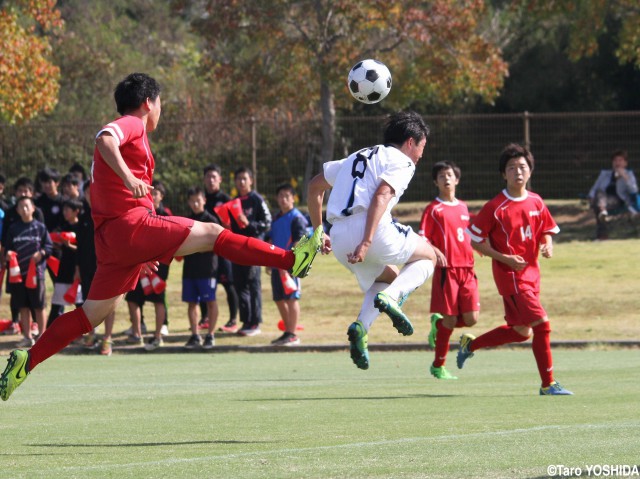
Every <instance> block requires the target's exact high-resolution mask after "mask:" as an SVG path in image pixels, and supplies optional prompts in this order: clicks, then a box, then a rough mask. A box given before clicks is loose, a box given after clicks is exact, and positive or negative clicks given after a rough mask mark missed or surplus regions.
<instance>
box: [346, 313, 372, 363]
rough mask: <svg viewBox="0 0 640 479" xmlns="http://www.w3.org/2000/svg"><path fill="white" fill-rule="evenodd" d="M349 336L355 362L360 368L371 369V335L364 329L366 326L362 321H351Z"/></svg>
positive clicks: (352, 357)
mask: <svg viewBox="0 0 640 479" xmlns="http://www.w3.org/2000/svg"><path fill="white" fill-rule="evenodd" d="M347 337H348V338H349V343H351V344H350V352H351V359H352V360H353V363H354V364H355V365H356V366H358V367H359V368H360V369H369V350H368V349H367V346H368V345H369V335H368V334H367V332H366V331H365V330H364V326H363V325H362V323H361V322H360V321H355V322H353V323H351V326H349V329H348V330H347Z"/></svg>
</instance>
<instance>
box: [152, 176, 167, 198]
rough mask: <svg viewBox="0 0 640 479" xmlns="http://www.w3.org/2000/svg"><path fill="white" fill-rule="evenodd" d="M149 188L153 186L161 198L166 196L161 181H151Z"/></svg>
mask: <svg viewBox="0 0 640 479" xmlns="http://www.w3.org/2000/svg"><path fill="white" fill-rule="evenodd" d="M151 186H153V189H154V190H158V191H159V192H160V194H161V195H162V196H163V197H164V196H167V188H166V187H165V186H164V183H163V182H162V181H160V180H153V182H152V183H151Z"/></svg>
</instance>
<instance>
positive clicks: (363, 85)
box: [347, 59, 391, 104]
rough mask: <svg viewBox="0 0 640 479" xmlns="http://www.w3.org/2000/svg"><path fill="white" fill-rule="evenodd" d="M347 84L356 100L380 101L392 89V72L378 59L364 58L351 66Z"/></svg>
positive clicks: (366, 101) (364, 101) (365, 101)
mask: <svg viewBox="0 0 640 479" xmlns="http://www.w3.org/2000/svg"><path fill="white" fill-rule="evenodd" d="M347 85H348V86H349V91H350V92H351V95H353V98H355V99H356V100H358V101H361V102H362V103H369V104H371V103H378V102H379V101H380V100H382V99H383V98H384V97H386V96H387V95H388V94H389V92H390V91H391V72H390V71H389V69H388V68H387V66H386V65H385V64H384V63H382V62H379V61H378V60H372V59H368V60H362V61H361V62H358V63H356V64H355V65H353V68H351V71H350V72H349V78H348V80H347Z"/></svg>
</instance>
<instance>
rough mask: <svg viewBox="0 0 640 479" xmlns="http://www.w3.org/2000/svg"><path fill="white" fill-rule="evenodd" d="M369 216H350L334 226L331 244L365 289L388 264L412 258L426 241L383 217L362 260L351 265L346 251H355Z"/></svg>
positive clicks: (411, 230)
mask: <svg viewBox="0 0 640 479" xmlns="http://www.w3.org/2000/svg"><path fill="white" fill-rule="evenodd" d="M366 221H367V215H366V213H364V214H359V215H354V216H350V217H349V218H345V219H343V220H340V221H336V223H335V224H334V225H333V226H332V228H331V232H330V236H331V246H332V248H333V254H334V255H335V256H336V258H337V259H338V261H340V263H342V264H343V265H344V266H345V267H346V268H347V269H349V270H350V271H351V272H352V273H353V274H355V276H356V278H357V280H358V284H359V285H360V288H361V289H362V291H367V290H368V289H369V288H370V287H371V285H372V284H373V283H374V282H375V280H376V278H377V277H378V276H380V274H382V272H383V271H384V268H385V266H387V265H401V264H405V263H406V262H407V261H409V258H411V256H412V255H413V253H414V252H415V250H416V247H417V245H418V241H424V239H423V238H421V237H420V236H418V235H417V234H416V233H415V232H414V231H413V229H411V227H410V226H405V225H402V224H400V223H395V222H392V221H390V220H388V219H385V218H383V219H382V221H381V222H380V224H379V225H378V228H377V229H376V232H375V234H374V235H373V241H372V242H371V246H370V247H369V251H368V252H367V256H366V257H365V259H364V261H363V262H362V263H356V264H351V263H349V261H348V260H347V254H348V253H353V251H354V250H355V249H356V246H358V245H359V244H360V242H361V241H362V236H363V234H364V227H365V224H366Z"/></svg>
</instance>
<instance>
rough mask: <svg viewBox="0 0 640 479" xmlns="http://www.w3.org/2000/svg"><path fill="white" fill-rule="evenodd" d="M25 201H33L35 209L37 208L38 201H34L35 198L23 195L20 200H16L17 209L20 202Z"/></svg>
mask: <svg viewBox="0 0 640 479" xmlns="http://www.w3.org/2000/svg"><path fill="white" fill-rule="evenodd" d="M25 200H29V201H31V204H32V205H33V207H34V208H35V207H36V200H34V199H33V196H27V195H23V196H21V197H19V198H16V208H17V207H18V205H19V204H20V202H22V201H25Z"/></svg>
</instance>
